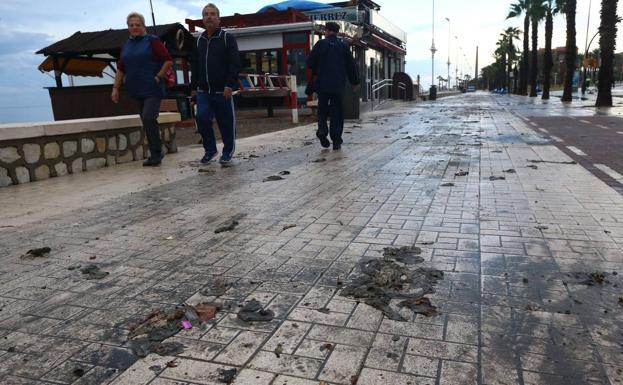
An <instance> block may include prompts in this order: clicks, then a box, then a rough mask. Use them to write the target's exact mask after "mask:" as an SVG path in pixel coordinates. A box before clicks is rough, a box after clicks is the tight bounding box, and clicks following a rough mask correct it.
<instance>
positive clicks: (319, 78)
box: [307, 22, 359, 150]
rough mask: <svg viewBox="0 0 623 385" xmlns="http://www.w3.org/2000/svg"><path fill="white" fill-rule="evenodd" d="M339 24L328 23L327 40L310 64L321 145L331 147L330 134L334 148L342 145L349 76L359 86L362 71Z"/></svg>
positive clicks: (309, 59) (323, 40)
mask: <svg viewBox="0 0 623 385" xmlns="http://www.w3.org/2000/svg"><path fill="white" fill-rule="evenodd" d="M339 31H340V26H339V24H337V23H334V22H328V23H327V24H326V25H325V36H326V37H325V39H322V40H320V41H319V42H318V43H316V44H315V45H314V48H313V49H312V51H311V53H310V54H309V57H308V58H307V66H308V67H309V68H311V70H312V73H314V74H315V75H316V82H315V86H314V88H315V91H316V93H317V94H318V131H316V136H317V137H318V139H320V144H321V145H322V147H325V148H327V147H329V146H330V145H331V143H329V140H328V139H327V134H330V136H331V141H332V142H333V149H334V150H339V149H340V148H341V147H342V142H343V141H342V131H343V129H344V117H343V113H342V93H343V92H344V86H345V85H346V78H348V81H349V82H350V83H351V84H352V85H353V86H354V87H355V88H357V87H358V85H359V71H358V70H357V64H356V63H355V59H353V55H351V53H350V50H349V49H348V46H347V45H346V43H344V42H343V41H341V40H340V39H338V38H337V34H338V32H339ZM327 116H330V118H331V125H330V130H329V128H328V127H327Z"/></svg>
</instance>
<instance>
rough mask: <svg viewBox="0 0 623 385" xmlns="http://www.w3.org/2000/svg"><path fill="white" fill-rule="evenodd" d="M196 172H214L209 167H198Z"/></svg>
mask: <svg viewBox="0 0 623 385" xmlns="http://www.w3.org/2000/svg"><path fill="white" fill-rule="evenodd" d="M197 172H201V173H210V172H215V171H214V170H211V169H209V168H200V169H198V170H197Z"/></svg>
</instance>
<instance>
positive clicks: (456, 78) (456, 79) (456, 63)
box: [454, 36, 461, 89]
mask: <svg viewBox="0 0 623 385" xmlns="http://www.w3.org/2000/svg"><path fill="white" fill-rule="evenodd" d="M454 39H455V40H456V48H455V49H454V54H455V56H456V57H455V60H454V83H455V84H456V88H457V89H458V88H459V50H460V49H461V47H459V37H458V36H455V37H454Z"/></svg>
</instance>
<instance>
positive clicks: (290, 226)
mask: <svg viewBox="0 0 623 385" xmlns="http://www.w3.org/2000/svg"><path fill="white" fill-rule="evenodd" d="M293 227H296V225H295V224H291V225H284V226H283V230H287V229H291V228H293Z"/></svg>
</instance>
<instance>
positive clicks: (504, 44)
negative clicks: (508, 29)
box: [493, 34, 508, 88]
mask: <svg viewBox="0 0 623 385" xmlns="http://www.w3.org/2000/svg"><path fill="white" fill-rule="evenodd" d="M495 45H497V47H498V48H497V49H496V50H495V52H493V54H494V55H495V58H496V62H498V63H499V66H498V69H499V71H498V74H497V76H496V80H498V81H499V83H500V84H501V87H500V88H504V87H506V73H505V71H506V65H507V59H506V58H507V55H508V40H507V39H506V37H505V36H504V34H502V35H501V37H500V40H498V42H497V43H495Z"/></svg>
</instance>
